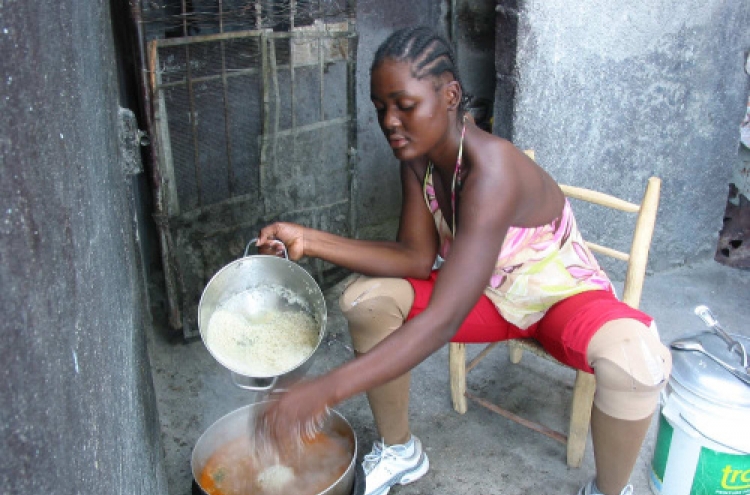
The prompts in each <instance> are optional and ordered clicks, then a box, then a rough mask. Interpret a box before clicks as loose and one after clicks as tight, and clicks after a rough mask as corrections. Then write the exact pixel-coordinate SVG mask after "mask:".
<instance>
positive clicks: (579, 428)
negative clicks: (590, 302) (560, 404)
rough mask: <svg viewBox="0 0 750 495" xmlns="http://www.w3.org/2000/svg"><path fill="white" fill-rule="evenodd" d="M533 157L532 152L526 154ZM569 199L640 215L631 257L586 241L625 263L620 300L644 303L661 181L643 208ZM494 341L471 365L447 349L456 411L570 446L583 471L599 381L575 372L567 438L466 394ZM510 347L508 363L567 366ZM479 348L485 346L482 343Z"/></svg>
mask: <svg viewBox="0 0 750 495" xmlns="http://www.w3.org/2000/svg"><path fill="white" fill-rule="evenodd" d="M527 154H529V156H531V157H532V158H533V152H527ZM561 187H562V190H563V192H564V193H565V196H567V197H569V198H575V199H578V200H582V201H587V202H590V203H595V204H598V205H601V206H604V207H607V208H613V209H615V210H620V211H624V212H628V213H634V214H636V217H637V218H636V220H635V228H634V233H633V240H632V243H631V247H630V252H628V253H625V252H622V251H618V250H615V249H612V248H608V247H604V246H601V245H598V244H594V243H591V242H587V244H588V246H589V248H590V249H591V250H592V251H594V252H595V253H599V254H603V255H606V256H611V257H613V258H616V259H619V260H623V261H625V262H626V263H627V272H626V276H625V285H624V289H623V294H622V301H623V302H625V303H626V304H628V305H630V306H631V307H633V308H637V307H638V305H639V304H640V300H641V291H642V289H643V281H644V278H645V274H646V264H647V262H648V252H649V248H650V246H651V238H652V235H653V232H654V224H655V222H656V211H657V208H658V205H659V196H660V189H661V180H660V179H659V178H657V177H651V178H650V179H649V180H648V184H647V185H646V191H645V194H644V196H643V200H642V201H641V203H640V204H635V203H630V202H628V201H624V200H622V199H619V198H617V197H614V196H610V195H608V194H604V193H601V192H597V191H592V190H590V189H584V188H580V187H573V186H565V185H563V186H561ZM499 343H502V342H494V343H490V344H486V347H485V348H484V349H483V350H482V351H481V352H480V353H479V354H478V355H477V356H476V357H475V358H474V359H473V360H472V361H471V362H469V363H468V364H467V363H466V344H462V343H451V344H450V345H449V367H450V387H451V397H452V399H453V408H454V409H455V410H456V411H457V412H458V413H460V414H463V413H465V412H466V408H467V403H466V398H467V397H468V398H469V399H471V400H472V401H474V402H476V403H477V404H479V405H481V406H484V407H486V408H488V409H490V410H491V411H493V412H496V413H498V414H500V415H502V416H504V417H506V418H508V419H510V420H512V421H515V422H517V423H520V424H522V425H524V426H526V427H528V428H531V429H533V430H535V431H537V432H539V433H542V434H544V435H546V436H548V437H550V438H552V439H554V440H557V441H559V442H561V443H563V444H565V445H566V447H567V464H568V466H570V467H576V468H577V467H580V466H581V462H582V461H583V454H584V450H585V448H586V439H587V437H588V432H589V422H590V420H591V407H592V404H593V401H594V389H595V386H596V382H595V379H594V375H592V374H590V373H586V372H583V371H577V373H576V379H575V385H574V389H573V399H572V405H571V415H570V424H569V426H568V434H567V435H566V434H564V433H561V432H558V431H555V430H552V429H550V428H548V427H546V426H544V425H541V424H539V423H535V422H533V421H529V420H527V419H524V418H521V417H519V416H517V415H515V414H513V413H511V412H510V411H507V410H505V409H502V408H501V407H499V406H497V405H495V404H492V403H490V402H488V401H486V400H485V399H482V398H480V397H477V396H475V395H473V394H471V393H470V392H467V390H466V374H467V373H468V372H469V371H471V370H472V369H473V368H474V367H475V366H476V365H477V364H478V363H479V362H480V361H481V360H482V359H484V358H485V357H486V356H487V354H488V353H489V352H490V351H491V350H492V349H493V348H494V347H495V346H497V344H499ZM506 343H507V344H508V346H509V354H510V361H511V362H512V363H518V362H519V361H520V360H521V356H522V354H523V351H524V350H529V351H531V352H532V353H534V354H536V355H537V356H541V357H543V358H546V359H549V360H551V361H553V362H555V363H557V364H560V365H561V366H565V365H563V364H562V363H560V362H559V361H557V360H556V359H554V358H553V357H552V356H551V355H550V354H548V353H547V352H546V351H545V350H544V349H543V348H542V346H541V345H540V344H539V343H538V342H536V341H535V340H533V339H520V340H511V341H507V342H506ZM479 345H481V344H479Z"/></svg>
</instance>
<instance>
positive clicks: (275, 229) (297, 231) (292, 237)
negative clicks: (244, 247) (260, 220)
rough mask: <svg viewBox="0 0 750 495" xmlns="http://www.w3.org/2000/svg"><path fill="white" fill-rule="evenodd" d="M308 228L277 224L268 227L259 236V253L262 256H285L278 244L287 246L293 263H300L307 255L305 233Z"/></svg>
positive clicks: (291, 224)
mask: <svg viewBox="0 0 750 495" xmlns="http://www.w3.org/2000/svg"><path fill="white" fill-rule="evenodd" d="M305 230H306V228H305V227H303V226H301V225H297V224H294V223H288V222H276V223H272V224H270V225H266V226H265V227H263V228H262V229H261V230H260V234H258V242H257V247H258V252H259V253H261V254H273V255H276V256H283V254H284V252H283V250H282V248H281V246H280V245H279V244H278V242H274V241H281V242H283V243H284V246H286V250H287V255H288V256H289V259H290V260H292V261H298V260H299V259H300V258H302V257H303V256H304V255H305V236H304V232H305Z"/></svg>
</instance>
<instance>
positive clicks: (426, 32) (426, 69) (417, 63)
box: [370, 26, 469, 116]
mask: <svg viewBox="0 0 750 495" xmlns="http://www.w3.org/2000/svg"><path fill="white" fill-rule="evenodd" d="M387 59H388V60H394V61H397V62H408V63H409V64H410V65H411V75H412V77H414V78H416V79H423V78H425V77H435V78H439V77H440V76H442V75H443V74H444V73H446V72H450V73H451V75H452V76H453V78H454V79H455V80H456V82H457V83H458V85H459V86H460V87H461V91H462V95H463V96H462V98H461V102H460V103H459V105H458V114H459V116H462V115H463V114H464V112H465V111H466V105H467V102H468V101H469V96H468V95H466V94H464V93H463V84H462V83H461V78H460V76H459V74H458V68H457V64H456V56H455V54H454V53H453V48H452V47H451V45H450V43H448V42H447V41H446V40H445V38H443V37H442V36H440V35H439V34H437V33H436V32H435V31H433V30H432V29H431V28H429V27H426V26H416V27H407V28H402V29H399V30H397V31H394V32H393V33H392V34H391V35H390V36H388V38H387V39H386V40H385V41H384V42H383V43H382V44H381V45H380V46H379V47H378V49H377V51H376V52H375V57H374V58H373V61H372V66H371V67H370V73H372V72H373V71H374V70H375V69H377V68H378V67H379V66H380V65H381V64H382V63H383V61H385V60H387Z"/></svg>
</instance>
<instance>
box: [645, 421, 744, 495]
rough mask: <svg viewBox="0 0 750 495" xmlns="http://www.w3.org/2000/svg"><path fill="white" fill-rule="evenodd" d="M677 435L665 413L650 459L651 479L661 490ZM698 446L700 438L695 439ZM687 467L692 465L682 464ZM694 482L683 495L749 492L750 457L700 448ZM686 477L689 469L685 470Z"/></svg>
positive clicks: (737, 494)
mask: <svg viewBox="0 0 750 495" xmlns="http://www.w3.org/2000/svg"><path fill="white" fill-rule="evenodd" d="M673 434H674V428H673V426H672V425H671V424H670V423H669V422H668V421H667V420H666V419H665V418H664V416H663V415H662V416H661V417H660V418H659V431H658V435H657V438H656V446H655V447H654V457H653V459H652V462H651V477H652V482H654V485H655V487H656V489H657V490H658V493H663V492H665V491H666V490H664V488H666V487H663V486H661V484H662V483H663V482H664V473H665V472H666V469H667V465H668V464H669V462H670V461H673V462H678V461H675V459H674V457H677V455H676V453H675V452H672V454H675V455H673V456H672V457H673V459H670V448H671V446H672V437H673ZM696 448H697V441H696ZM680 467H684V469H685V470H689V469H693V466H680ZM694 469H695V470H694V476H693V484H692V486H691V488H690V493H689V494H687V493H686V494H680V495H750V456H748V455H736V454H729V453H726V452H717V451H715V450H712V449H709V448H707V447H704V446H701V447H700V454H699V456H698V462H697V464H696V465H695V467H694ZM684 474H685V475H686V476H687V475H689V473H688V472H685V473H684Z"/></svg>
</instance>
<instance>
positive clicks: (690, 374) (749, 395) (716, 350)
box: [671, 332, 750, 408]
mask: <svg viewBox="0 0 750 495" xmlns="http://www.w3.org/2000/svg"><path fill="white" fill-rule="evenodd" d="M732 338H734V339H736V340H737V341H739V342H741V343H742V344H743V345H744V346H745V349H748V350H749V351H750V339H749V338H747V337H743V336H740V335H732ZM692 342H697V343H699V344H700V345H701V346H702V347H703V349H704V350H705V352H706V353H708V354H710V355H712V356H714V357H715V358H717V359H719V360H721V361H723V362H724V363H726V364H728V365H730V366H732V367H734V368H736V369H737V370H738V371H740V373H742V365H741V358H740V356H739V355H738V354H737V353H735V352H731V351H730V350H729V348H728V346H727V344H726V343H725V342H724V340H722V339H721V338H720V337H719V336H718V335H716V334H714V333H713V332H703V333H699V334H696V335H692V336H689V337H685V338H680V339H677V340H675V341H674V342H673V347H672V348H671V351H672V377H671V379H672V380H674V381H676V382H677V383H679V384H680V385H682V386H683V387H684V388H686V389H687V390H689V391H690V392H692V393H694V394H695V395H697V396H699V397H701V398H703V399H705V400H708V401H710V402H713V403H716V404H722V405H725V406H729V407H732V408H750V384H748V383H746V382H743V381H742V380H740V378H738V377H736V376H734V375H732V373H730V372H729V371H728V370H726V369H724V368H723V367H722V366H721V365H720V364H719V363H717V362H716V361H715V360H714V359H712V358H711V357H710V356H707V355H706V354H705V353H703V352H699V351H697V350H678V349H676V348H675V347H676V346H677V344H679V343H688V344H690V343H692ZM680 347H692V346H691V345H685V346H680ZM743 376H747V378H748V380H750V375H747V374H745V375H743Z"/></svg>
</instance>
